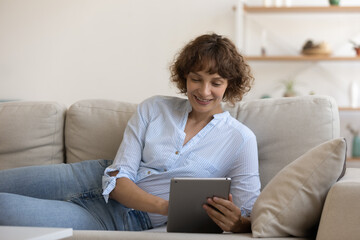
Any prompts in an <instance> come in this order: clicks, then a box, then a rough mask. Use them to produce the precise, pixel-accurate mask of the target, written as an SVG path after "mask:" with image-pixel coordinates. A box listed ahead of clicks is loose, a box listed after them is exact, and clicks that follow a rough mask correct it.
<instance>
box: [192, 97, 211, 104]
mask: <svg viewBox="0 0 360 240" xmlns="http://www.w3.org/2000/svg"><path fill="white" fill-rule="evenodd" d="M194 98H195V100H196V102H198V103H199V104H201V105H207V104H209V103H210V102H211V101H212V99H202V98H199V97H197V96H195V95H194Z"/></svg>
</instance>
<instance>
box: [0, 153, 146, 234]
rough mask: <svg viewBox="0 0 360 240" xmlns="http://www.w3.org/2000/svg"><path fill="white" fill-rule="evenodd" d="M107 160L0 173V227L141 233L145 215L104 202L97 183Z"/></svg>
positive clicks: (108, 162)
mask: <svg viewBox="0 0 360 240" xmlns="http://www.w3.org/2000/svg"><path fill="white" fill-rule="evenodd" d="M110 164H111V161H109V160H93V161H84V162H80V163H74V164H57V165H46V166H34V167H23V168H15V169H9V170H2V171H0V225H7V226H42V227H65V228H73V229H77V230H124V231H141V230H146V229H150V228H152V226H151V222H150V219H149V217H148V215H147V213H144V212H141V211H137V210H133V209H129V208H127V207H125V206H123V205H121V204H120V203H118V202H117V201H114V200H111V199H110V200H109V202H108V203H106V202H105V200H104V198H103V196H102V186H101V179H102V175H103V173H104V170H105V168H106V167H107V166H108V165H110Z"/></svg>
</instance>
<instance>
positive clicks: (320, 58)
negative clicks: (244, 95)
mask: <svg viewBox="0 0 360 240" xmlns="http://www.w3.org/2000/svg"><path fill="white" fill-rule="evenodd" d="M245 59H246V60H248V61H360V56H357V57H341V56H333V57H331V56H302V55H299V56H246V57H245Z"/></svg>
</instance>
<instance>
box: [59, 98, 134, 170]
mask: <svg viewBox="0 0 360 240" xmlns="http://www.w3.org/2000/svg"><path fill="white" fill-rule="evenodd" d="M136 106H137V105H136V104H132V103H125V102H119V101H112V100H96V99H95V100H94V99H93V100H82V101H79V102H77V103H75V104H73V105H72V106H70V108H69V110H68V111H67V116H66V123H65V147H66V162H67V163H74V162H79V161H83V160H94V159H109V160H113V159H114V157H115V154H116V152H117V150H118V148H119V146H120V143H121V141H122V137H123V133H124V130H125V127H126V124H127V122H128V120H129V119H130V117H131V116H132V114H133V113H134V111H135V110H136Z"/></svg>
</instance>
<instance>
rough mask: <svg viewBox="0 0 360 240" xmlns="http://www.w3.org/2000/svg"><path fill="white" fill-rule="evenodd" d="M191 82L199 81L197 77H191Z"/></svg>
mask: <svg viewBox="0 0 360 240" xmlns="http://www.w3.org/2000/svg"><path fill="white" fill-rule="evenodd" d="M191 80H192V81H193V82H199V81H200V80H199V79H196V78H192V79H191Z"/></svg>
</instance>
